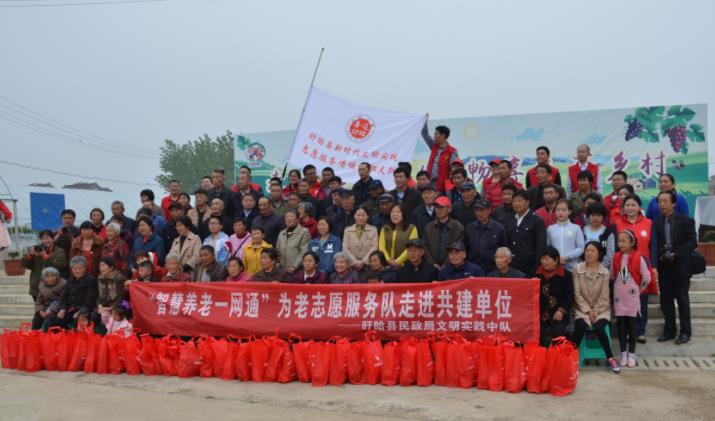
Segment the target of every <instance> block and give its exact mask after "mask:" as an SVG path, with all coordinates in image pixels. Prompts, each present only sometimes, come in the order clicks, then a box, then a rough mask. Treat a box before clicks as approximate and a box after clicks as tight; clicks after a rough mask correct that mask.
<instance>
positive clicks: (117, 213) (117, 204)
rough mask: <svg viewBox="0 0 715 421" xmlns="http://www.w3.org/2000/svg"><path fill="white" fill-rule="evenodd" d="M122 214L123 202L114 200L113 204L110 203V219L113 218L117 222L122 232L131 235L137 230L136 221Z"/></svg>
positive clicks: (123, 210)
mask: <svg viewBox="0 0 715 421" xmlns="http://www.w3.org/2000/svg"><path fill="white" fill-rule="evenodd" d="M124 212H125V209H124V202H122V201H121V200H115V201H114V202H112V217H114V219H116V220H117V222H119V225H120V227H121V230H122V231H126V232H128V233H130V234H133V233H134V231H135V230H136V229H137V221H135V220H133V219H132V218H130V217H128V216H126V215H125V214H124Z"/></svg>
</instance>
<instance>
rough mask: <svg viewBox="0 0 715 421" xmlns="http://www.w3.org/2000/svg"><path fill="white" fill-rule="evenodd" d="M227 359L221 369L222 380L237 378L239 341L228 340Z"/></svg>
mask: <svg viewBox="0 0 715 421" xmlns="http://www.w3.org/2000/svg"><path fill="white" fill-rule="evenodd" d="M227 342H228V347H227V348H226V360H225V361H224V364H223V371H221V379H222V380H236V356H238V343H236V342H234V341H230V340H227Z"/></svg>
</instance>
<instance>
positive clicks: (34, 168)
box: [0, 160, 159, 191]
mask: <svg viewBox="0 0 715 421" xmlns="http://www.w3.org/2000/svg"><path fill="white" fill-rule="evenodd" d="M0 164H5V165H12V166H14V167H20V168H25V169H29V170H35V171H44V172H48V173H52V174H59V175H66V176H70V177H80V178H83V179H89V180H97V181H106V182H110V183H120V184H131V185H133V186H159V185H158V184H153V183H139V182H136V181H125V180H115V179H112V178H102V177H94V176H89V175H81V174H74V173H69V172H65V171H59V170H53V169H51V168H40V167H34V166H32V165H27V164H20V163H18V162H10V161H4V160H0ZM3 182H4V180H3ZM5 186H7V184H6V185H5ZM8 191H9V188H8Z"/></svg>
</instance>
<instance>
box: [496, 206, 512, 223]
mask: <svg viewBox="0 0 715 421" xmlns="http://www.w3.org/2000/svg"><path fill="white" fill-rule="evenodd" d="M514 214H515V213H514V208H512V207H511V206H509V207H507V206H506V205H501V206H499V207H497V208H496V209H494V211H493V212H492V219H494V220H495V221H497V222H499V223H500V224H502V225H504V227H505V228H506V225H507V223H508V222H509V221H511V220H512V219H514Z"/></svg>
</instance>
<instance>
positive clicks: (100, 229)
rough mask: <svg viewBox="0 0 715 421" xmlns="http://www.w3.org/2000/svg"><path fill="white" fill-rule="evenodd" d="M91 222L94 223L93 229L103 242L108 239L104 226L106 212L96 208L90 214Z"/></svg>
mask: <svg viewBox="0 0 715 421" xmlns="http://www.w3.org/2000/svg"><path fill="white" fill-rule="evenodd" d="M89 221H90V222H91V223H92V229H94V233H95V234H97V235H98V236H99V238H101V239H102V240H104V239H105V238H106V236H105V225H104V211H103V210H102V209H100V208H94V209H92V210H91V211H90V212H89Z"/></svg>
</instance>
